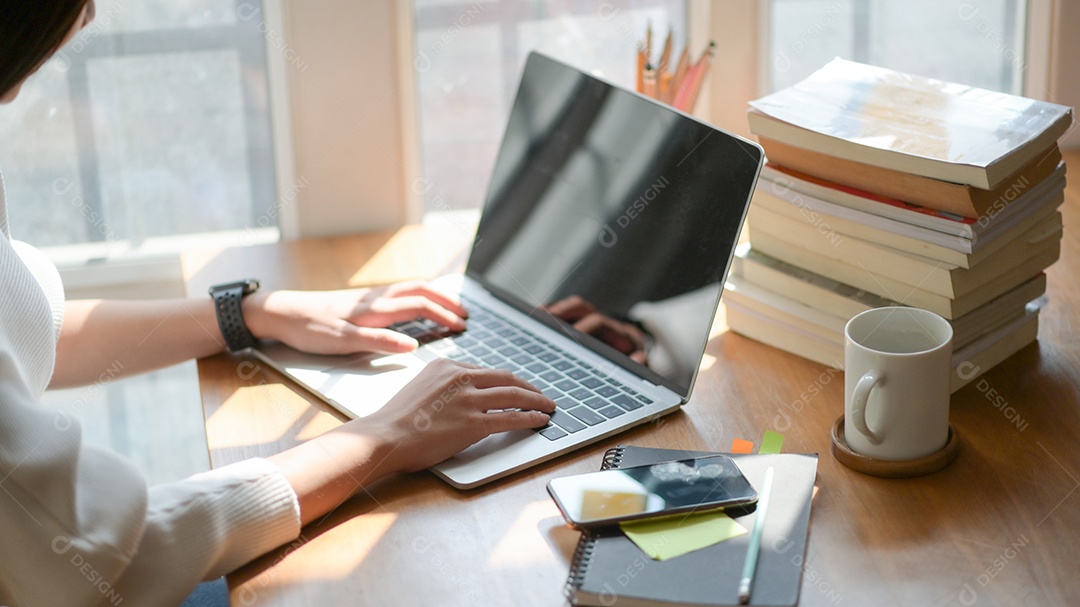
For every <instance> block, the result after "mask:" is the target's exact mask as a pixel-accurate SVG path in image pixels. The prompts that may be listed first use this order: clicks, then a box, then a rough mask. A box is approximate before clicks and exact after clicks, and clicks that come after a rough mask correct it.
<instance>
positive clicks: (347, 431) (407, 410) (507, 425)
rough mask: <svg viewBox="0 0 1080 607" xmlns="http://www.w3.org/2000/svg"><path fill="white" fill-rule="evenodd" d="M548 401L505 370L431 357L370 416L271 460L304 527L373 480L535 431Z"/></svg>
mask: <svg viewBox="0 0 1080 607" xmlns="http://www.w3.org/2000/svg"><path fill="white" fill-rule="evenodd" d="M554 410H555V403H554V402H552V401H551V400H550V399H548V398H547V397H545V396H544V395H543V394H540V393H539V392H538V391H537V390H536V388H534V387H532V386H530V385H529V384H527V383H525V382H524V381H522V380H521V379H518V378H516V377H514V376H513V375H511V374H510V373H509V372H507V371H498V370H494V369H481V368H478V367H472V366H468V365H465V364H462V363H458V362H454V361H452V360H448V359H438V360H435V361H432V362H431V363H429V364H428V365H427V366H426V367H425V368H424V370H423V371H421V372H420V375H417V376H416V378H414V379H413V380H412V381H411V382H409V383H408V384H407V385H406V386H405V387H404V388H402V390H401V391H400V392H399V393H398V394H397V396H395V397H394V398H393V399H392V400H391V401H390V402H389V403H387V404H386V405H385V406H384V407H383V408H382V409H379V410H378V411H377V412H375V413H373V414H371V415H369V416H367V417H365V418H363V419H358V420H354V421H351V422H349V423H347V424H344V425H342V426H338V427H337V428H334V429H333V430H331V431H329V432H327V433H325V434H322V435H320V436H317V437H315V438H313V439H311V440H309V441H308V442H306V443H303V444H301V445H298V446H296V447H293V448H292V449H289V450H287V451H283V452H281V453H279V454H277V455H274V456H272V457H271V458H270V461H272V462H274V463H275V464H277V466H278V467H279V468H280V469H281V471H282V474H284V475H285V478H286V479H288V481H289V483H290V484H291V485H292V487H293V489H294V490H295V491H296V494H297V497H298V498H299V500H300V517H301V521H302V522H303V523H304V524H307V523H309V522H311V521H313V520H316V519H317V518H318V517H320V516H322V515H324V514H326V513H327V512H329V511H330V510H332V509H334V508H336V507H338V506H339V505H340V504H341V503H342V502H343V501H345V500H346V499H348V498H349V497H351V496H353V495H355V494H356V493H357V492H359V491H362V490H364V488H365V487H368V486H369V485H371V484H372V483H374V482H375V481H377V480H379V479H381V478H383V477H385V476H387V475H390V474H394V473H396V472H412V471H417V470H423V469H424V468H427V467H429V466H433V465H435V464H437V463H439V462H441V461H443V460H445V459H447V458H449V457H451V456H453V455H454V454H456V453H458V452H459V451H461V450H462V449H465V448H466V447H468V446H469V445H472V444H473V443H475V442H477V441H479V440H480V439H482V438H484V437H485V436H488V435H489V434H494V433H496V432H505V431H507V430H516V429H525V428H536V427H539V426H543V425H544V424H546V423H547V422H548V420H549V419H550V418H549V416H548V413H550V412H552V411H554Z"/></svg>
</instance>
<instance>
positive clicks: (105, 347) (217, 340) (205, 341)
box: [50, 298, 225, 388]
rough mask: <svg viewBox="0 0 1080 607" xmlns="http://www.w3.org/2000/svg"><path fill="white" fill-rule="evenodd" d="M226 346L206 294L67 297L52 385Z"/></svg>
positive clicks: (153, 366) (200, 354) (129, 372)
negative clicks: (198, 296) (201, 296)
mask: <svg viewBox="0 0 1080 607" xmlns="http://www.w3.org/2000/svg"><path fill="white" fill-rule="evenodd" d="M224 347H225V342H224V340H223V339H222V337H221V331H220V330H219V329H218V325H217V319H216V317H215V316H214V305H213V302H212V301H211V300H210V299H209V298H206V299H168V300H154V301H102V300H79V301H68V302H67V303H66V307H65V310H64V325H63V328H62V330H61V331H60V342H59V343H58V345H57V352H56V370H55V371H54V372H53V378H52V382H51V383H50V387H52V388H65V387H71V386H79V385H86V384H92V383H95V382H100V381H103V380H111V379H116V378H118V377H123V376H128V375H133V374H136V373H142V372H146V371H152V370H154V369H160V368H163V367H167V366H169V365H174V364H177V363H180V362H183V361H185V360H191V359H193V358H201V357H204V356H210V355H211V354H215V353H217V352H221V351H222V350H223V349H224Z"/></svg>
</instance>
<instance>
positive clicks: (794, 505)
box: [566, 446, 817, 607]
mask: <svg viewBox="0 0 1080 607" xmlns="http://www.w3.org/2000/svg"><path fill="white" fill-rule="evenodd" d="M705 455H715V454H714V453H706V452H698V451H678V450H669V449H651V448H647V447H632V446H619V447H614V448H612V449H609V450H608V451H607V453H605V454H604V463H603V466H602V467H601V469H608V468H626V467H630V466H641V465H648V464H652V463H658V462H662V461H670V460H676V459H685V458H688V457H699V456H705ZM731 457H732V458H733V459H734V460H735V462H736V464H738V466H739V468H740V469H741V470H742V471H743V474H745V475H746V478H747V480H749V481H750V484H752V485H754V487H755V488H757V489H759V490H760V488H761V485H762V479H763V477H764V475H765V470H766V469H767V468H768V467H769V466H772V467H773V469H774V473H775V479H774V482H773V496H772V502H771V504H770V505H769V511H768V519H767V520H766V523H765V527H764V530H763V536H762V540H761V552H760V555H759V557H758V564H757V573H756V575H755V577H754V585H753V594H752V596H751V600H750V604H751V605H768V606H776V607H779V606H786V607H794V605H795V604H796V603H798V601H799V587H800V585H801V582H802V565H803V562H804V560H805V557H806V541H807V534H808V532H809V528H810V502H811V497H812V496H813V491H814V480H815V478H816V477H817V455H816V454H809V455H802V454H793V453H784V454H776V455H732V456H731ZM755 515H756V514H755V513H754V512H751V513H749V514H745V515H742V516H734V518H735V520H736V521H738V522H739V524H741V525H742V526H743V527H746V528H747V529H752V528H753V526H754V517H755ZM749 541H750V538H749V535H743V536H739V537H735V538H732V539H729V540H726V541H723V542H720V543H719V544H715V545H713V546H709V547H708V548H703V549H701V550H698V551H695V552H691V553H689V554H686V555H683V556H680V557H678V558H674V559H671V560H667V561H654V560H652V559H651V558H649V557H648V556H646V555H645V553H643V552H642V551H641V550H640V549H639V548H638V547H637V546H636V545H634V544H633V543H632V542H631V541H630V540H629V539H628V538H627V537H626V536H625V535H623V534H622V532H620V531H619V530H618V529H617V528H616V529H613V530H610V531H607V530H605V531H602V532H592V533H590V532H583V533H582V534H581V539H580V540H579V541H578V545H577V549H576V550H575V552H574V558H573V561H572V562H571V564H570V576H569V578H568V579H567V583H566V591H567V598H568V599H570V602H571V603H573V604H574V605H597V606H599V605H603V606H612V605H629V606H631V607H643V606H653V605H658V606H663V605H677V606H678V607H694V606H700V607H718V606H725V605H738V604H739V598H738V586H739V577H740V575H741V573H742V566H743V561H744V559H745V558H746V549H747V544H748V543H749Z"/></svg>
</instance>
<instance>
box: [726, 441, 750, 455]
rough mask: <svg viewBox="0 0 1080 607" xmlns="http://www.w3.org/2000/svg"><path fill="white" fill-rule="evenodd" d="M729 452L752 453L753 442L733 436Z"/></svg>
mask: <svg viewBox="0 0 1080 607" xmlns="http://www.w3.org/2000/svg"><path fill="white" fill-rule="evenodd" d="M731 452H732V453H746V454H750V453H753V452H754V443H752V442H750V441H748V440H745V439H742V438H733V439H731Z"/></svg>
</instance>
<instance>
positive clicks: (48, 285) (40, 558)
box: [0, 176, 300, 607]
mask: <svg viewBox="0 0 1080 607" xmlns="http://www.w3.org/2000/svg"><path fill="white" fill-rule="evenodd" d="M0 231H2V234H0V293H2V296H0V605H7V606H11V607H19V606H24V605H31V606H35V607H36V606H39V605H63V606H65V607H69V606H70V607H75V606H83V605H124V606H128V605H131V606H143V605H150V606H157V605H175V604H178V603H180V602H181V601H183V599H184V598H185V597H186V596H187V595H188V594H189V593H190V592H191V590H192V589H193V588H194V587H195V585H196V584H197V583H198V582H199V581H200V580H203V579H211V578H214V577H218V576H221V575H222V574H224V573H227V572H229V571H231V570H232V569H235V568H236V567H238V566H240V565H242V564H244V563H246V562H247V561H249V560H251V559H253V558H254V557H256V556H258V555H260V554H262V553H264V552H267V551H268V550H270V549H272V548H275V547H276V546H279V545H281V544H284V543H285V542H288V541H290V540H292V539H294V538H295V537H297V535H298V534H299V532H300V508H299V504H298V502H297V498H296V494H295V493H294V492H293V490H292V488H291V486H290V485H289V483H288V482H287V481H286V480H285V478H284V477H283V476H282V475H281V473H280V472H279V471H278V469H277V468H276V467H275V466H274V465H273V464H271V463H270V462H268V461H266V460H259V459H255V460H249V461H246V462H242V463H239V464H235V465H232V466H227V467H224V468H219V469H217V470H213V471H211V472H207V473H204V474H199V475H196V476H193V477H191V478H189V479H187V480H184V481H181V482H177V483H171V484H167V485H162V486H157V487H152V488H148V487H147V486H146V481H145V480H144V479H143V477H142V476H141V475H140V474H139V472H138V471H137V470H136V469H135V468H134V467H133V466H132V465H131V464H130V463H129V462H128V461H126V460H125V459H123V458H122V457H119V456H118V455H116V454H114V453H112V452H109V451H106V450H103V449H99V448H96V447H93V446H89V445H84V444H83V443H82V432H81V429H80V426H79V423H78V421H77V420H74V419H70V418H68V417H66V416H63V415H59V416H58V415H54V414H52V413H49V412H48V411H45V410H43V409H42V408H41V407H39V406H38V402H37V401H38V399H39V398H40V397H41V394H42V392H44V390H45V388H46V387H47V386H48V384H49V379H50V378H51V377H52V372H53V366H54V364H55V361H56V340H57V336H58V335H59V333H58V330H59V326H60V324H61V323H62V322H63V288H62V286H61V283H60V278H59V275H58V273H57V272H56V269H55V268H54V267H53V266H52V264H50V263H49V262H48V260H47V259H46V258H45V257H44V256H43V255H42V254H41V253H40V252H38V251H36V250H35V249H33V248H32V247H29V246H27V245H24V244H21V243H17V242H12V241H11V240H10V235H9V234H8V222H7V206H6V200H5V193H4V184H3V178H2V176H0ZM192 406H193V407H194V406H197V403H192Z"/></svg>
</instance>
